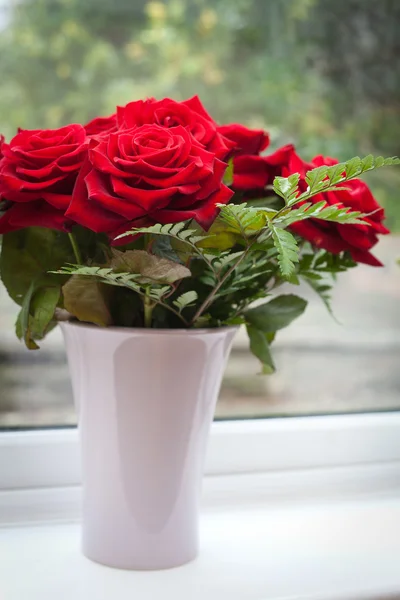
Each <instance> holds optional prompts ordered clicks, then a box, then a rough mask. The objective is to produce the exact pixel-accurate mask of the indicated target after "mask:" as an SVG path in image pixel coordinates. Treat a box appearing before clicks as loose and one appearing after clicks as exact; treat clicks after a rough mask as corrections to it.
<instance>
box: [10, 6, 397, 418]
mask: <svg viewBox="0 0 400 600" xmlns="http://www.w3.org/2000/svg"><path fill="white" fill-rule="evenodd" d="M399 29H400V3H399V2H395V1H393V0H381V1H380V2H376V0H280V1H279V2H277V1H276V2H266V1H265V0H168V1H164V2H162V1H148V2H145V1H144V0H85V1H84V2H82V1H81V0H19V1H18V0H17V1H15V0H0V30H1V35H0V54H1V60H0V79H1V82H2V83H1V88H0V131H1V132H2V133H4V134H5V135H6V138H7V139H9V138H10V137H11V136H13V135H14V133H15V132H16V130H17V128H18V127H22V128H30V129H33V128H45V127H48V128H54V127H58V126H61V125H63V124H65V123H68V122H81V123H85V122H87V121H88V120H89V119H90V118H92V117H94V116H96V115H107V114H110V113H111V112H113V110H114V107H115V105H116V104H124V103H126V102H127V101H129V100H133V99H138V98H143V97H146V96H155V97H158V98H161V97H164V96H170V97H173V98H175V99H178V100H179V99H184V98H187V97H190V96H192V95H194V94H198V95H199V96H200V97H201V99H202V101H203V103H204V104H205V106H206V108H207V109H208V110H209V112H210V113H211V114H212V115H213V116H214V117H215V118H216V119H217V120H219V121H220V122H225V123H228V122H232V121H239V122H242V123H245V124H247V125H248V126H251V127H264V128H265V129H267V130H268V131H269V132H270V134H271V139H272V147H276V146H278V145H282V144H285V143H287V142H292V141H293V142H295V143H296V146H297V148H298V150H299V152H300V154H301V155H302V156H303V157H304V158H305V159H309V158H311V157H313V156H315V155H317V154H325V155H330V156H335V157H337V158H339V159H342V160H344V159H346V158H349V157H350V156H353V155H355V154H360V155H364V154H368V153H370V152H371V153H375V154H383V155H386V156H390V155H396V154H397V155H399V154H400V148H399V140H400V119H399V112H400V109H399V107H400V77H399V75H400V68H399V66H400V65H399V56H400V37H399V35H398V32H399ZM368 181H369V183H370V184H371V186H373V189H374V194H375V195H376V197H377V199H378V201H379V202H380V203H381V204H383V205H384V206H385V210H386V214H387V225H388V226H389V227H390V229H391V230H392V234H391V235H390V236H386V237H385V238H384V239H383V240H382V242H381V243H380V244H379V246H378V247H377V248H376V251H375V254H376V255H377V256H378V257H379V258H380V259H381V260H382V262H384V264H385V266H384V267H382V268H372V267H367V266H361V267H359V268H357V269H355V270H351V271H350V272H348V273H346V274H344V275H342V276H341V277H340V278H339V282H338V286H337V288H336V291H335V293H334V302H333V306H334V311H335V315H336V319H337V321H339V323H338V322H337V321H335V320H334V319H333V318H332V317H331V315H329V314H328V312H327V311H326V308H325V307H324V305H323V304H322V303H321V301H320V299H319V298H316V297H315V296H314V295H313V292H312V290H308V289H302V290H301V292H303V293H304V294H305V295H306V297H307V298H308V299H309V303H310V306H309V308H308V310H307V312H306V313H305V314H304V315H303V316H302V317H301V318H300V319H299V320H298V321H297V322H296V323H294V324H293V325H292V326H291V327H290V328H289V329H288V330H285V331H283V332H281V333H279V335H278V336H277V340H276V342H275V344H274V347H273V350H274V355H275V358H276V363H277V367H278V372H277V374H275V375H273V376H270V377H261V376H257V372H258V370H259V367H258V364H257V361H256V360H255V359H254V358H253V357H252V356H251V355H250V353H249V351H248V348H247V340H246V336H245V334H244V333H243V334H241V333H240V334H239V335H238V337H237V340H236V343H235V346H234V349H233V352H232V357H231V360H230V363H229V365H228V368H227V372H226V376H225V380H224V385H223V389H222V391H221V398H220V401H219V404H218V408H217V416H219V417H223V418H235V417H254V416H271V415H272V416H274V415H295V414H316V413H335V412H353V411H371V410H387V409H394V408H398V407H399V406H400V370H399V368H398V365H399V364H400V313H399V309H398V306H399V301H400V267H399V266H398V265H397V264H396V258H399V257H400V237H399V236H398V232H399V231H400V203H399V197H398V196H399V191H398V190H399V189H400V171H399V169H389V170H384V169H382V171H378V172H377V173H376V174H372V175H371V177H370V178H369V180H368ZM16 312H17V307H15V306H13V304H12V302H11V301H10V300H9V299H8V297H7V294H6V292H5V291H4V289H3V288H0V427H3V428H4V427H19V426H24V427H25V426H26V427H33V426H55V425H66V424H73V423H74V422H75V419H76V417H75V413H74V410H73V405H72V393H71V388H70V383H69V378H68V370H67V365H66V359H65V353H64V349H63V345H62V341H61V335H60V332H59V331H54V332H52V334H51V335H50V336H49V338H48V340H46V342H45V343H43V344H42V348H41V350H40V351H36V352H29V351H27V350H25V349H24V348H23V346H22V345H21V344H20V343H19V342H18V341H17V340H16V339H15V337H14V333H13V323H14V321H15V316H16Z"/></svg>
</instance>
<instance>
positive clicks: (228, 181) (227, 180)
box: [223, 158, 233, 186]
mask: <svg viewBox="0 0 400 600" xmlns="http://www.w3.org/2000/svg"><path fill="white" fill-rule="evenodd" d="M223 181H224V184H225V185H227V186H230V185H232V183H233V158H230V159H229V160H228V166H227V168H226V171H225V174H224V179H223Z"/></svg>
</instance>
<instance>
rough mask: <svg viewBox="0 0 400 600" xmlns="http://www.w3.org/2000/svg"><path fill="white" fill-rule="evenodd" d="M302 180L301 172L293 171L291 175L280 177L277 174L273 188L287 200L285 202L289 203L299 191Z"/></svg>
mask: <svg viewBox="0 0 400 600" xmlns="http://www.w3.org/2000/svg"><path fill="white" fill-rule="evenodd" d="M299 181H300V174H299V173H293V174H292V175H289V177H280V176H277V177H275V178H274V181H273V184H272V186H273V189H274V191H275V193H276V194H277V195H278V196H280V197H281V198H283V199H284V200H285V204H287V203H288V202H289V201H290V200H291V199H292V198H293V197H294V196H296V193H297V191H298V186H299Z"/></svg>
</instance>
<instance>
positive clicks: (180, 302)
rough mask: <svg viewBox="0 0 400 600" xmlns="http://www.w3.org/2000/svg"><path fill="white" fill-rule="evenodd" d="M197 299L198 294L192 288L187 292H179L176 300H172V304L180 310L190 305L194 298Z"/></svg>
mask: <svg viewBox="0 0 400 600" xmlns="http://www.w3.org/2000/svg"><path fill="white" fill-rule="evenodd" d="M197 299H198V294H197V292H195V291H194V290H191V291H189V292H185V293H184V294H181V295H180V296H179V297H178V298H176V300H174V301H173V304H174V305H175V306H176V307H177V308H178V309H179V312H182V310H183V309H184V308H187V307H188V306H192V305H193V304H194V303H195V302H196V300H197Z"/></svg>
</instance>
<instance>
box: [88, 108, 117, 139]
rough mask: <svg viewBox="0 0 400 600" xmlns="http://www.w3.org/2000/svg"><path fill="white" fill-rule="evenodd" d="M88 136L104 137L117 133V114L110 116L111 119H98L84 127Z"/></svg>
mask: <svg viewBox="0 0 400 600" xmlns="http://www.w3.org/2000/svg"><path fill="white" fill-rule="evenodd" d="M84 129H85V131H86V135H88V136H89V137H92V136H103V135H107V134H108V133H113V132H114V131H117V129H118V125H117V114H116V113H115V114H113V115H110V116H109V117H96V118H95V119H92V120H91V121H89V123H86V125H84Z"/></svg>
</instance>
